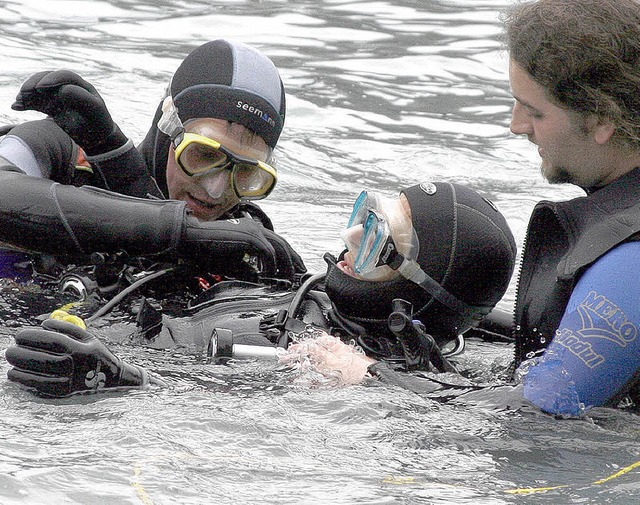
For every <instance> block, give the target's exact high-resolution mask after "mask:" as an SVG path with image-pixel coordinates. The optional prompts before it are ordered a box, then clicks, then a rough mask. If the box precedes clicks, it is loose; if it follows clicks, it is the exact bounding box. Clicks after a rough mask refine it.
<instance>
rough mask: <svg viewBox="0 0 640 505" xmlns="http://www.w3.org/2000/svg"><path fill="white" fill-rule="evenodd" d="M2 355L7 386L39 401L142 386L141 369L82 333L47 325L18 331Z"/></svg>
mask: <svg viewBox="0 0 640 505" xmlns="http://www.w3.org/2000/svg"><path fill="white" fill-rule="evenodd" d="M15 339H16V343H15V345H13V346H11V347H9V348H8V349H7V352H6V358H7V361H8V362H9V363H10V364H11V365H12V366H13V368H11V369H10V370H9V371H8V372H7V376H8V378H9V380H11V381H14V382H17V383H19V384H21V385H22V386H24V387H26V388H27V389H30V390H32V392H34V393H36V394H39V395H42V396H53V397H59V398H60V397H65V396H69V395H72V394H74V393H83V392H94V393H95V392H99V391H102V390H105V389H109V388H124V387H126V388H135V387H144V386H145V385H146V384H148V375H147V373H146V371H144V370H143V369H141V368H139V367H137V366H133V365H129V364H127V363H125V362H123V361H122V360H121V359H119V358H117V357H116V356H114V355H113V353H111V351H110V350H109V349H108V348H107V347H106V346H105V345H104V344H103V343H102V342H100V340H98V339H97V338H96V337H94V336H92V335H91V334H89V333H88V332H87V331H86V330H84V329H83V328H80V327H79V326H76V325H75V324H72V323H69V322H66V321H61V320H57V319H47V320H46V321H44V322H43V323H42V327H41V328H37V327H33V328H24V329H22V330H20V331H19V332H18V333H17V334H16V337H15Z"/></svg>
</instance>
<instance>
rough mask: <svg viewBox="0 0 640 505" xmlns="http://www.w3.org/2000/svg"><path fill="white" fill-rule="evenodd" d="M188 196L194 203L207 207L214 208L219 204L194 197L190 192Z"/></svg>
mask: <svg viewBox="0 0 640 505" xmlns="http://www.w3.org/2000/svg"><path fill="white" fill-rule="evenodd" d="M189 198H190V199H191V200H193V202H194V203H196V204H198V205H200V206H202V207H206V208H207V209H215V208H216V207H218V206H219V205H220V204H219V203H211V202H205V201H204V200H200V199H199V198H196V197H195V196H193V195H192V194H191V193H189Z"/></svg>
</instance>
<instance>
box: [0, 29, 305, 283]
mask: <svg viewBox="0 0 640 505" xmlns="http://www.w3.org/2000/svg"><path fill="white" fill-rule="evenodd" d="M13 108H14V109H16V110H38V111H41V112H44V113H46V114H48V115H49V116H50V118H48V119H45V120H41V121H32V122H27V123H24V124H21V125H18V126H16V127H14V128H12V129H10V130H9V131H8V133H7V134H6V135H5V136H4V137H3V138H2V139H1V140H0V243H4V244H8V245H9V246H12V247H13V248H17V249H19V250H26V251H28V252H30V253H43V254H44V255H46V257H47V258H49V257H51V256H53V257H55V258H56V259H59V260H62V263H63V264H69V263H71V264H88V263H91V261H90V260H89V258H90V255H91V254H92V253H107V254H109V255H118V260H117V262H119V263H118V264H120V263H122V262H123V261H122V259H121V258H122V256H125V257H126V258H131V257H135V258H139V257H146V258H149V259H150V260H151V263H153V262H156V261H160V262H169V263H172V264H177V263H180V264H189V265H192V266H194V267H195V269H196V270H198V269H199V270H200V274H201V275H202V276H205V275H208V274H211V275H210V277H211V278H214V277H215V278H217V277H216V276H217V275H222V276H228V277H232V278H243V279H247V280H258V279H259V278H264V277H274V278H278V279H284V280H287V281H290V282H294V283H296V282H298V281H299V280H300V278H301V277H302V275H303V274H304V273H305V272H306V269H305V267H304V264H303V262H302V260H301V258H300V257H299V255H298V254H296V253H295V251H294V250H293V249H292V248H291V247H290V245H289V244H288V243H287V242H286V240H284V239H283V238H282V237H280V236H279V235H277V234H275V233H274V232H273V226H272V223H271V221H270V219H269V218H268V217H267V216H266V214H265V213H264V212H263V211H261V210H260V208H259V207H258V206H257V205H255V203H254V201H255V200H259V199H261V198H265V197H267V196H268V195H269V193H270V192H271V191H272V190H273V188H274V186H275V184H276V180H277V172H276V168H275V166H273V150H274V148H275V146H276V143H277V141H278V138H279V136H280V133H281V131H282V127H283V124H284V117H285V93H284V87H283V85H282V81H281V79H280V76H279V74H278V71H277V69H276V67H275V66H274V65H273V63H272V62H271V60H269V59H268V58H267V57H266V56H265V55H263V54H262V53H260V52H259V51H257V50H255V49H253V48H251V47H249V46H247V45H245V44H242V43H237V42H230V41H226V40H216V41H212V42H208V43H206V44H203V45H202V46H200V47H198V48H196V49H195V50H194V51H192V52H191V53H190V54H189V55H188V56H187V57H186V58H185V59H184V61H183V62H182V63H181V64H180V66H179V68H178V69H177V71H176V72H175V74H174V75H173V77H172V80H171V83H170V85H169V87H168V89H167V94H166V96H165V97H163V100H162V102H161V104H160V106H159V107H158V112H157V114H156V116H155V118H154V121H153V125H152V127H151V129H150V131H149V133H148V135H147V137H146V139H145V140H144V141H143V142H142V144H141V145H140V146H139V149H136V148H135V147H134V146H133V143H132V142H131V140H129V139H128V138H127V137H126V136H125V135H124V133H123V132H122V131H121V130H120V128H119V127H118V126H117V125H116V124H115V123H114V121H113V119H112V118H111V115H110V114H109V112H108V110H107V108H106V105H105V103H104V101H103V100H102V98H101V97H100V95H99V94H98V92H97V91H96V90H95V88H94V87H93V86H92V85H91V84H89V83H87V82H86V81H84V80H83V79H82V78H81V77H80V76H78V75H77V74H74V73H73V72H70V71H67V70H60V71H54V72H39V73H37V74H35V75H33V76H32V77H31V78H29V79H28V80H27V81H26V82H25V83H24V84H23V85H22V88H21V89H20V92H19V94H18V96H17V98H16V101H15V103H14V104H13ZM85 155H86V156H85ZM87 186H92V187H91V188H89V187H87ZM94 187H99V188H102V189H107V190H109V191H104V190H97V189H95V188H94ZM132 197H136V198H132ZM148 197H151V198H152V199H153V201H150V200H147V198H148ZM164 198H169V199H170V200H163V199H164ZM0 265H7V266H8V267H10V266H12V264H11V263H10V260H8V259H6V258H5V260H4V261H0ZM36 266H37V267H40V268H41V269H42V270H45V271H44V272H42V273H47V274H53V275H58V274H59V273H60V268H59V263H55V262H46V261H40V262H39V263H38V264H37V265H36ZM112 266H113V265H112ZM146 266H149V262H147V263H145V267H146ZM4 273H5V275H6V274H7V272H4ZM2 274H3V272H0V275H2Z"/></svg>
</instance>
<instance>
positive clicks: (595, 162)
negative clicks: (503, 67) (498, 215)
mask: <svg viewBox="0 0 640 505" xmlns="http://www.w3.org/2000/svg"><path fill="white" fill-rule="evenodd" d="M509 80H510V83H511V90H512V93H513V96H514V98H515V103H514V106H513V113H512V118H511V126H510V128H511V132H512V133H515V134H516V135H526V136H527V138H528V139H529V141H530V142H532V143H533V144H535V145H537V146H538V154H539V155H540V158H541V161H542V163H541V166H540V170H541V172H542V175H543V176H544V178H545V179H547V180H548V181H549V182H551V183H571V184H576V185H578V186H580V187H583V188H588V187H596V186H603V185H605V184H608V183H609V182H611V181H612V180H614V179H615V178H616V177H618V176H619V175H621V174H620V172H619V164H617V163H612V159H611V158H610V157H609V155H608V150H607V149H605V148H604V147H603V146H605V145H606V144H607V142H608V141H609V139H610V137H611V135H612V134H613V132H614V128H613V125H611V124H610V123H599V122H598V120H597V119H596V118H590V119H584V118H582V117H580V116H579V115H578V114H577V113H575V112H572V111H570V110H568V109H566V108H562V107H559V106H558V105H556V104H555V103H553V102H552V101H551V100H550V99H549V98H548V96H547V93H546V92H545V89H544V88H543V87H542V86H541V85H539V84H538V83H537V82H535V81H534V80H533V78H532V77H531V76H530V75H529V74H528V73H527V72H526V70H524V69H523V68H522V67H520V66H519V65H518V64H517V63H515V62H514V61H513V60H512V61H511V62H510V66H509Z"/></svg>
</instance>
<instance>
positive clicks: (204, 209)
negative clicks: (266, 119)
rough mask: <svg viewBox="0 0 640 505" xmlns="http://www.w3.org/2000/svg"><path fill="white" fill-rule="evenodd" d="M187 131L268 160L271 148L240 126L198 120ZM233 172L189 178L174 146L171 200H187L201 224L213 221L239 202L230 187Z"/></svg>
mask: <svg viewBox="0 0 640 505" xmlns="http://www.w3.org/2000/svg"><path fill="white" fill-rule="evenodd" d="M185 131H186V132H188V133H197V134H199V135H203V136H205V137H209V138H211V139H214V140H217V141H218V142H220V143H221V144H222V145H223V146H225V147H226V148H228V149H230V150H231V151H233V152H234V153H237V154H239V155H240V156H246V157H248V158H255V159H258V160H260V161H266V160H267V158H268V156H269V151H270V150H269V146H267V144H266V142H265V141H264V140H263V139H262V138H261V137H259V136H258V135H256V134H254V133H253V132H251V130H249V129H247V128H245V127H244V126H242V125H240V124H237V123H230V122H228V121H225V120H222V119H213V118H199V119H192V120H189V121H187V122H186V124H185ZM230 176H231V172H230V171H229V170H221V171H219V172H214V173H211V174H207V175H203V176H199V177H190V176H188V175H187V174H186V173H184V172H183V171H182V169H181V168H180V166H179V165H178V163H177V162H176V158H175V150H174V147H173V144H172V145H171V146H170V148H169V157H168V159H167V187H168V190H169V198H171V199H173V200H184V201H185V202H187V208H188V209H189V210H190V211H191V213H192V214H193V215H194V216H195V217H197V218H198V219H200V220H202V221H213V220H215V219H218V218H219V217H220V216H222V214H224V213H225V212H227V211H228V210H230V209H232V208H233V207H235V206H236V205H237V204H238V203H239V202H240V199H239V198H238V197H237V196H236V194H235V192H234V190H233V187H232V185H231V179H230Z"/></svg>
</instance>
